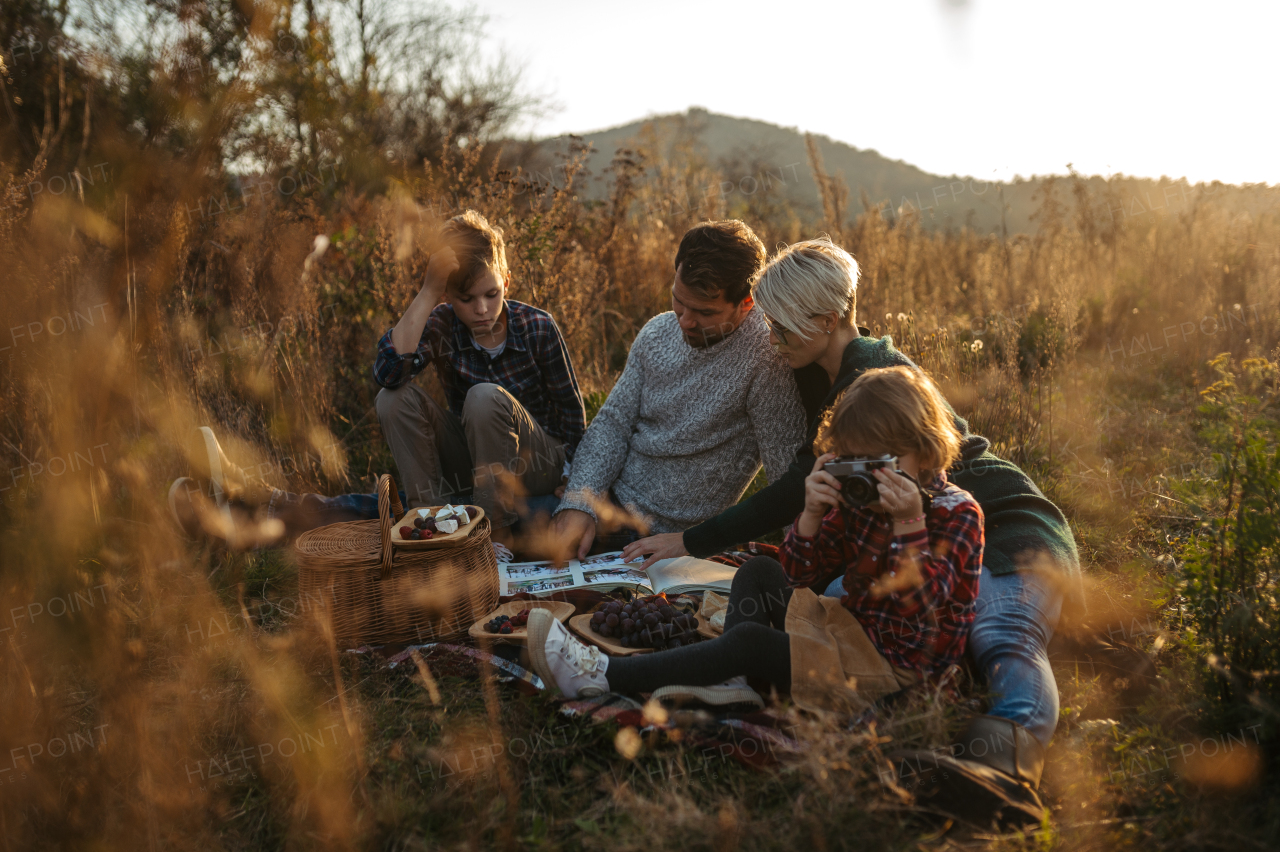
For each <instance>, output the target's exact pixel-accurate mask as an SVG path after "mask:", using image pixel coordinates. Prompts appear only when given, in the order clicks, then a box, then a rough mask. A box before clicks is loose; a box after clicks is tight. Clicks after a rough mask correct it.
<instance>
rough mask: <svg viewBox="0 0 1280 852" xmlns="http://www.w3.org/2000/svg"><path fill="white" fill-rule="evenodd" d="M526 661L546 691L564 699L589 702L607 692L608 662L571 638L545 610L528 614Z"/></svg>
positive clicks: (592, 648)
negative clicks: (552, 691) (560, 693)
mask: <svg viewBox="0 0 1280 852" xmlns="http://www.w3.org/2000/svg"><path fill="white" fill-rule="evenodd" d="M529 659H530V660H531V661H532V662H533V670H534V671H535V672H537V673H538V677H540V678H542V680H543V682H544V683H545V684H546V685H547V687H548V688H550V687H552V686H554V687H555V688H556V689H558V690H560V692H562V693H564V696H565V697H566V698H591V697H592V696H596V695H603V694H604V693H606V692H608V691H609V681H607V680H605V676H604V673H605V670H606V669H607V668H608V667H609V658H608V657H607V656H605V655H604V654H603V653H601V651H600V649H599V648H597V647H596V646H594V645H587V644H585V643H583V642H579V641H578V640H577V639H576V638H574V637H573V636H572V635H571V634H570V633H569V631H568V630H567V629H565V626H564V625H563V624H561V623H560V621H559V620H558V619H557V618H556V617H555V616H553V615H552V614H551V612H550V611H549V610H545V609H535V610H534V611H533V612H531V613H529Z"/></svg>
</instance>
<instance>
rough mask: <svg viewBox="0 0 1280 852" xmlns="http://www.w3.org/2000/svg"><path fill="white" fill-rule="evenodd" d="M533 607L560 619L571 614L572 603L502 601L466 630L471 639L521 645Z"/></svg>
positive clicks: (526, 633) (526, 632)
mask: <svg viewBox="0 0 1280 852" xmlns="http://www.w3.org/2000/svg"><path fill="white" fill-rule="evenodd" d="M535 609H546V610H550V611H551V615H552V616H553V617H555V618H556V619H558V620H560V621H562V622H563V621H565V620H566V619H568V618H569V616H571V615H573V604H571V603H568V602H566V601H511V602H510V603H504V604H503V605H502V606H500V607H498V608H497V609H495V610H494V611H493V612H491V613H489V614H488V615H486V616H485V617H484V618H482V619H480V620H479V621H477V622H476V623H475V624H473V625H471V629H470V630H469V631H467V632H468V633H469V634H470V636H471V638H472V639H482V640H487V641H490V642H501V643H509V644H513V645H523V644H524V642H525V640H526V639H527V638H528V637H529V616H530V615H531V614H532V613H533V611H534V610H535Z"/></svg>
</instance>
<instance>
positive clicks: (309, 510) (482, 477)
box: [169, 210, 586, 547]
mask: <svg viewBox="0 0 1280 852" xmlns="http://www.w3.org/2000/svg"><path fill="white" fill-rule="evenodd" d="M441 236H442V242H443V247H442V248H441V249H440V250H438V251H436V252H435V253H434V254H433V255H432V256H431V258H430V260H429V262H428V264H427V271H426V276H425V278H424V280H423V284H422V288H421V290H420V291H419V292H418V294H417V296H416V297H415V298H414V300H413V302H412V303H411V304H410V305H409V307H408V309H407V310H406V311H405V313H404V316H403V317H401V319H400V321H399V322H398V323H396V325H395V327H394V328H392V329H390V330H388V331H387V333H386V334H384V335H383V336H382V339H381V340H380V341H378V354H377V358H376V361H375V362H374V366H373V377H374V380H375V381H376V382H377V383H378V384H379V385H381V386H382V390H380V391H379V392H378V396H377V400H376V407H377V411H378V419H379V421H380V422H381V425H382V431H383V434H384V435H385V436H386V438H387V442H388V443H389V444H390V445H391V454H392V456H393V457H394V458H395V461H396V467H397V468H398V469H399V473H400V477H399V484H400V486H401V487H402V488H403V491H402V492H401V501H402V502H404V503H405V504H406V505H408V506H425V505H438V504H440V503H445V502H458V501H460V500H463V499H467V497H468V495H469V494H471V493H472V492H473V489H474V493H473V494H472V496H471V498H470V499H471V500H472V501H473V502H475V503H476V504H478V505H479V506H481V507H482V508H483V509H484V510H485V514H486V515H487V516H488V517H489V519H490V523H491V524H492V529H493V538H494V540H496V541H503V542H506V543H509V542H510V538H511V536H510V533H509V530H508V528H509V527H510V526H511V525H512V524H513V523H515V521H516V520H517V517H518V516H517V514H516V511H515V508H516V496H517V495H516V492H520V496H524V497H528V498H529V505H530V508H532V509H537V510H541V511H545V512H546V513H547V514H550V513H551V511H553V510H554V509H555V506H556V504H557V503H558V497H557V495H556V491H557V489H558V488H559V487H560V486H561V485H562V483H563V479H564V476H565V475H566V474H567V471H568V467H569V462H570V460H571V459H572V458H573V452H574V449H575V448H576V447H577V446H578V442H579V441H581V440H582V434H583V432H584V431H585V430H586V417H585V411H584V409H583V405H582V394H581V392H580V391H579V389H578V379H577V376H576V375H575V374H574V370H573V363H572V361H571V360H570V358H569V352H568V349H567V348H566V346H565V343H564V338H563V337H562V336H561V334H560V329H559V328H558V327H557V326H556V323H555V320H554V319H552V318H551V315H550V314H548V313H547V312H546V311H542V310H539V309H537V308H534V307H531V306H530V305H526V304H523V303H521V302H517V301H514V300H511V299H507V298H506V296H507V288H508V285H509V284H510V280H511V273H510V271H509V269H508V267H507V260H506V251H505V247H504V245H503V240H502V234H501V232H499V231H498V230H497V229H496V228H494V227H492V226H491V225H490V224H489V223H488V222H487V221H485V219H484V217H483V216H481V215H480V214H479V213H476V212H475V211H474V210H467V211H465V212H463V213H462V214H461V215H458V216H455V217H453V218H452V219H450V220H449V221H448V222H447V223H445V226H444V229H443V233H442V235H441ZM428 364H430V365H432V366H434V367H435V370H436V375H437V377H438V378H439V379H440V383H441V385H442V386H443V387H444V395H445V401H446V404H447V406H448V408H447V409H446V408H443V407H441V406H440V405H439V404H438V403H437V402H436V401H435V400H433V399H432V398H431V397H430V396H429V395H428V394H427V393H426V392H425V391H424V390H423V389H422V388H421V387H419V386H418V385H417V384H416V383H414V382H413V381H411V380H412V379H413V377H414V376H416V375H417V374H418V373H420V372H421V371H422V370H424V369H426V367H427V365H428ZM189 457H190V459H191V462H192V467H193V469H194V474H195V475H194V476H193V477H183V478H181V479H179V480H177V481H175V482H174V484H173V486H172V487H171V488H170V491H169V506H170V510H171V511H172V513H173V515H174V518H175V519H176V520H177V522H178V524H179V525H180V526H181V527H182V529H183V530H184V531H186V532H187V534H188V535H189V536H191V537H193V538H194V537H199V536H202V535H205V534H214V535H216V536H217V537H221V538H226V539H227V540H228V542H229V543H231V544H232V545H233V547H242V546H258V545H262V544H271V543H274V542H275V541H276V540H277V539H278V538H279V537H280V536H282V535H285V534H288V535H296V534H298V533H300V532H303V531H305V530H308V529H312V528H314V527H317V526H322V525H324V524H330V523H336V522H339V521H349V520H360V519H366V518H376V517H378V503H377V495H375V494H343V495H339V496H337V497H323V496H321V495H318V494H292V493H289V492H286V491H282V490H280V489H276V488H271V487H269V486H267V485H266V484H265V483H264V482H261V481H260V480H255V477H254V476H253V473H252V469H248V470H246V469H242V468H240V467H239V466H237V465H236V464H235V463H233V462H232V461H231V460H230V459H228V458H227V457H226V454H225V453H223V451H222V447H221V445H220V444H219V442H218V439H217V437H216V436H215V435H214V434H213V430H212V429H210V428H209V427H207V426H202V427H199V428H198V429H197V430H196V431H195V433H194V434H193V436H192V446H191V448H190V449H189ZM205 495H208V496H205ZM210 498H212V500H211V499H210ZM539 498H541V499H539ZM215 504H216V505H215ZM231 509H236V510H237V512H236V513H231V511H230V510H231ZM214 510H216V511H218V512H222V513H224V514H226V515H227V521H226V523H223V524H215V525H211V524H210V523H208V522H207V521H205V520H202V517H206V518H207V516H208V515H209V514H210V512H211V511H214ZM251 516H253V517H256V516H264V518H258V520H257V521H254V522H253V523H250V522H249V520H248V519H249V518H250V517H251ZM237 518H239V519H240V521H237ZM264 519H265V520H266V521H270V522H272V524H274V526H272V525H271V524H268V525H263V524H262V523H260V522H259V521H261V520H264ZM241 527H243V528H244V529H246V530H249V531H250V533H246V534H240V533H239V532H237V530H238V529H239V528H241Z"/></svg>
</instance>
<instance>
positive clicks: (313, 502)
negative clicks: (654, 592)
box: [267, 491, 560, 536]
mask: <svg viewBox="0 0 1280 852" xmlns="http://www.w3.org/2000/svg"><path fill="white" fill-rule="evenodd" d="M448 500H449V502H451V503H467V502H470V501H469V500H468V495H461V494H455V495H453V496H452V497H450V498H448ZM527 502H528V506H529V515H530V516H534V515H538V514H539V513H541V514H545V515H547V516H548V517H550V516H551V514H552V513H554V512H555V510H556V507H557V506H559V505H560V498H558V497H556V496H555V495H554V494H542V495H538V496H536V497H530V498H528V501H527ZM400 505H401V506H408V505H409V501H408V500H407V499H406V496H405V492H403V491H401V492H400ZM267 515H268V517H272V518H279V519H280V520H281V521H283V522H284V525H285V532H286V533H287V534H288V535H289V536H296V535H299V534H301V533H304V532H306V531H307V530H312V529H315V528H316V527H322V526H325V525H326V524H337V523H341V522H344V521H376V520H377V519H378V495H377V494H339V495H338V496H337V497H324V496H321V495H319V494H291V493H289V492H288V491H276V492H275V493H274V494H273V495H272V497H271V503H270V505H269V506H268V508H267ZM522 520H523V518H522Z"/></svg>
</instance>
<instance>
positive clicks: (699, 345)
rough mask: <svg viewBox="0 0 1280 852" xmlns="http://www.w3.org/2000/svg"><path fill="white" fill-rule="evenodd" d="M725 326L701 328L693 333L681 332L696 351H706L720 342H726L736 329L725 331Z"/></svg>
mask: <svg viewBox="0 0 1280 852" xmlns="http://www.w3.org/2000/svg"><path fill="white" fill-rule="evenodd" d="M724 325H725V324H723V323H722V324H721V325H718V326H715V327H713V328H700V329H698V330H697V331H695V332H693V333H689V332H681V333H682V334H683V335H684V342H685V343H688V344H689V345H690V346H692V347H693V348H694V349H706V348H707V347H708V346H712V345H714V344H716V343H719V342H720V341H722V340H724V339H725V338H726V337H728V336H729V335H730V334H732V333H733V331H734V329H732V328H731V329H725V327H724Z"/></svg>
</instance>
